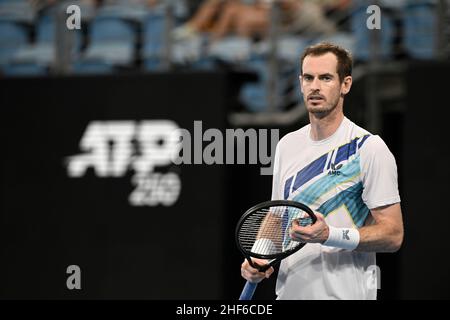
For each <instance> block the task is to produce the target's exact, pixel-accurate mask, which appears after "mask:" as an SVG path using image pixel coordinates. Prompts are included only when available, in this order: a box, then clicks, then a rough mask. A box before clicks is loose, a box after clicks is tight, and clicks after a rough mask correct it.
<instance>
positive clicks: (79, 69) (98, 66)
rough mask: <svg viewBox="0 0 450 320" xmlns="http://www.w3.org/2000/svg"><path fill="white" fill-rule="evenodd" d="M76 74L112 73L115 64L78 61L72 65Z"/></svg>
mask: <svg viewBox="0 0 450 320" xmlns="http://www.w3.org/2000/svg"><path fill="white" fill-rule="evenodd" d="M72 72H73V73H74V74H111V73H113V72H114V66H113V65H111V64H109V63H104V62H99V61H77V62H75V63H74V65H73V66H72Z"/></svg>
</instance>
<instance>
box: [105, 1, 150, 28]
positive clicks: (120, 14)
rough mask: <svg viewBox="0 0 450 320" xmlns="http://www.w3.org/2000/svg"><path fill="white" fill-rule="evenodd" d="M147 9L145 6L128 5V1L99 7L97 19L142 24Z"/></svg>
mask: <svg viewBox="0 0 450 320" xmlns="http://www.w3.org/2000/svg"><path fill="white" fill-rule="evenodd" d="M148 12H149V8H148V7H147V6H145V5H141V4H136V3H130V1H122V2H121V1H118V3H114V4H106V5H103V6H101V7H100V8H99V9H98V11H97V15H96V17H97V18H101V19H104V18H106V19H116V20H117V19H119V20H125V21H129V22H135V23H138V24H140V23H142V22H144V20H145V18H146V16H147V14H148Z"/></svg>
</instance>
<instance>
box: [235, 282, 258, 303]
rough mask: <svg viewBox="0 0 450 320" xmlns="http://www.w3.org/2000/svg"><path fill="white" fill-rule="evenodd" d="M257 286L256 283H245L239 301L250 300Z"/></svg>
mask: <svg viewBox="0 0 450 320" xmlns="http://www.w3.org/2000/svg"><path fill="white" fill-rule="evenodd" d="M257 286H258V284H257V283H252V282H249V281H247V283H246V284H245V286H244V289H243V290H242V293H241V296H240V297H239V300H252V297H253V294H254V293H255V290H256V287H257Z"/></svg>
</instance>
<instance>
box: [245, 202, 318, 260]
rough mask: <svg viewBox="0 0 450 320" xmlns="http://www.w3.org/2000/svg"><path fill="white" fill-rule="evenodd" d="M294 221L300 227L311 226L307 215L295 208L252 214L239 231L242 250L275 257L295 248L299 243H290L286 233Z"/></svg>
mask: <svg viewBox="0 0 450 320" xmlns="http://www.w3.org/2000/svg"><path fill="white" fill-rule="evenodd" d="M294 219H297V221H298V222H299V224H300V225H301V226H307V225H310V224H312V220H311V218H310V217H309V215H308V214H307V213H306V212H304V211H303V210H301V209H299V208H296V207H286V206H276V207H270V208H264V209H261V210H258V211H256V212H253V213H252V214H250V215H248V216H247V218H246V220H245V221H244V222H243V223H242V225H241V228H240V230H239V235H238V237H239V241H240V244H241V246H242V248H243V249H244V250H245V251H247V252H251V253H256V254H262V255H276V254H279V253H282V252H284V251H288V250H291V249H294V248H296V247H297V246H299V245H300V244H301V243H300V242H298V241H292V240H291V238H290V237H289V231H288V229H289V227H290V225H291V223H292V221H293V220H294Z"/></svg>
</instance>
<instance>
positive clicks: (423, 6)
mask: <svg viewBox="0 0 450 320" xmlns="http://www.w3.org/2000/svg"><path fill="white" fill-rule="evenodd" d="M435 11H436V7H435V4H434V3H433V2H430V1H414V2H411V3H409V4H408V5H407V6H406V8H405V10H404V24H405V27H404V44H405V49H406V51H407V52H408V54H409V55H410V56H411V57H413V58H416V59H433V58H434V57H435V47H436V41H437V30H436V26H437V21H436V19H437V18H436V12H435Z"/></svg>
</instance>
